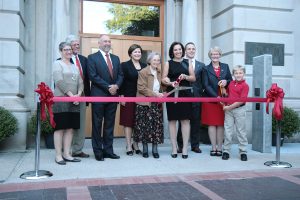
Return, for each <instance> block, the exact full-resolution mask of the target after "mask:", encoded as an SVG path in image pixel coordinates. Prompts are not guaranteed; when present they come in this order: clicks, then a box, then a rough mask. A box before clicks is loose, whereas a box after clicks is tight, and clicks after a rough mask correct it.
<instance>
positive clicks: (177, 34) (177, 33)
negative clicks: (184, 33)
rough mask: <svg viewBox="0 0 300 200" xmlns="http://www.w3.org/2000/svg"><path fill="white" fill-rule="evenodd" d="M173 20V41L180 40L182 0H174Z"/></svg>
mask: <svg viewBox="0 0 300 200" xmlns="http://www.w3.org/2000/svg"><path fill="white" fill-rule="evenodd" d="M175 21H176V24H175V41H178V42H181V39H182V38H181V27H182V0H175ZM173 42H174V41H173Z"/></svg>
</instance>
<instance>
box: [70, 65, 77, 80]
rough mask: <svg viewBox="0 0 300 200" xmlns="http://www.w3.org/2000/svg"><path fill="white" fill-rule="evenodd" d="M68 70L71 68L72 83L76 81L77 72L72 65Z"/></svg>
mask: <svg viewBox="0 0 300 200" xmlns="http://www.w3.org/2000/svg"><path fill="white" fill-rule="evenodd" d="M70 68H71V71H72V80H73V81H77V76H78V74H77V71H76V68H75V67H74V65H73V64H71V65H70Z"/></svg>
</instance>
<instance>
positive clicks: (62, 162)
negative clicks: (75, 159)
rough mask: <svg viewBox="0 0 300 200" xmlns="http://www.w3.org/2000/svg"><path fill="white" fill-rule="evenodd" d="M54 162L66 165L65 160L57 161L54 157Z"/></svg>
mask: <svg viewBox="0 0 300 200" xmlns="http://www.w3.org/2000/svg"><path fill="white" fill-rule="evenodd" d="M55 162H56V163H57V164H59V165H66V164H67V163H66V161H64V160H61V161H57V160H56V159H55Z"/></svg>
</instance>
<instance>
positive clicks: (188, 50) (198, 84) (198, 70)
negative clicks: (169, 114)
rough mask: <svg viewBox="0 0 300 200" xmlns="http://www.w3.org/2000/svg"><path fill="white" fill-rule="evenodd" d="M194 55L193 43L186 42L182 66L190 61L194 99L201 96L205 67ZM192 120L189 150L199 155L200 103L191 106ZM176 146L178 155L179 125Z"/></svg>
mask: <svg viewBox="0 0 300 200" xmlns="http://www.w3.org/2000/svg"><path fill="white" fill-rule="evenodd" d="M195 54H196V46H195V44H194V43H193V42H188V43H187V44H186V45H185V57H186V59H184V60H183V61H182V62H183V63H182V64H183V65H185V66H188V59H191V60H192V64H193V68H194V72H195V76H196V81H195V82H193V83H192V85H191V86H192V87H193V96H194V97H201V96H202V91H203V87H202V70H203V68H204V67H205V64H204V63H202V62H199V61H198V60H196V59H195ZM192 106H193V110H192V118H191V119H190V125H191V131H190V143H191V150H192V151H193V152H195V153H201V152H202V151H201V149H200V148H199V145H200V130H201V127H200V120H201V119H200V113H201V103H200V102H195V103H193V104H192ZM177 144H178V153H181V151H182V146H183V144H182V133H181V126H180V124H179V128H178V133H177Z"/></svg>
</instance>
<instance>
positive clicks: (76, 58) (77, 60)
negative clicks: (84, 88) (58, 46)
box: [75, 56, 83, 80]
mask: <svg viewBox="0 0 300 200" xmlns="http://www.w3.org/2000/svg"><path fill="white" fill-rule="evenodd" d="M75 60H76V66H77V67H78V70H79V73H80V76H81V78H82V80H83V73H82V69H81V66H80V62H79V59H78V56H75Z"/></svg>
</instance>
